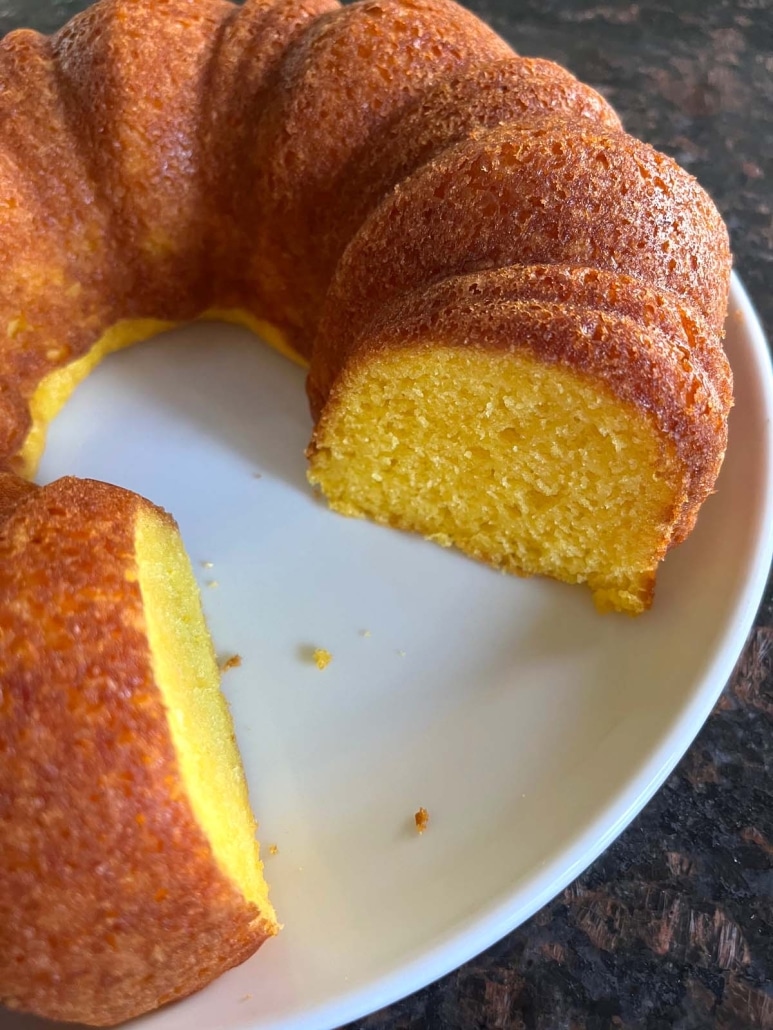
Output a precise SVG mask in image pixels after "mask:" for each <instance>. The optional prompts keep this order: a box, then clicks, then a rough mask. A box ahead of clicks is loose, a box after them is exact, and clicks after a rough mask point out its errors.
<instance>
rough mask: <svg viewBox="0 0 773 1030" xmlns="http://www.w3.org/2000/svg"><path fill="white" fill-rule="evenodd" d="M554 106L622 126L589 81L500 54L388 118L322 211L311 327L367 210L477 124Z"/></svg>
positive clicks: (524, 115) (309, 315)
mask: <svg viewBox="0 0 773 1030" xmlns="http://www.w3.org/2000/svg"><path fill="white" fill-rule="evenodd" d="M546 112H552V113H557V114H564V115H566V116H571V117H574V118H579V119H585V120H588V121H591V122H594V123H596V124H598V125H600V126H602V127H604V128H610V129H619V128H620V120H619V118H618V117H617V115H616V114H615V112H614V111H613V110H612V108H611V107H610V106H609V104H608V103H607V102H606V101H605V100H604V98H603V97H602V96H601V95H600V94H599V93H597V92H596V91H595V90H594V89H591V88H590V86H586V85H584V83H581V82H578V80H577V79H576V78H575V77H574V76H573V75H571V74H570V73H569V72H568V71H566V70H565V69H563V68H561V67H559V65H557V64H554V63H553V62H552V61H543V60H539V59H534V58H527V57H517V56H515V55H514V54H510V55H508V56H507V57H504V58H503V57H502V56H501V55H499V54H498V55H497V56H496V58H495V59H493V60H492V59H491V58H490V57H488V56H484V58H483V59H482V60H470V61H468V62H467V63H466V64H465V66H464V68H463V69H461V70H459V71H454V72H453V73H451V74H449V75H446V76H443V77H441V78H440V79H439V81H437V82H436V83H434V84H433V86H432V87H431V88H429V89H426V90H423V91H422V92H420V93H419V94H418V96H417V97H416V98H415V99H414V101H413V103H412V104H411V105H410V106H409V107H408V109H407V110H406V111H404V112H403V111H400V112H398V114H397V116H395V117H392V118H390V119H389V120H388V121H386V122H385V123H384V124H383V126H381V128H380V129H379V130H378V131H377V132H375V133H374V134H373V135H372V138H371V140H370V142H369V145H368V146H367V147H361V148H359V149H356V150H354V152H353V153H352V155H351V157H350V159H349V160H348V161H347V163H346V174H345V176H342V177H341V178H342V181H341V182H340V184H339V185H338V188H337V189H336V190H335V191H331V193H330V195H329V196H328V197H327V198H326V201H325V203H324V204H322V205H320V206H319V208H318V210H317V212H316V216H315V224H316V229H317V231H316V233H315V236H314V239H315V242H316V245H315V248H314V250H315V257H314V265H313V268H312V272H313V273H314V274H315V275H316V276H317V281H316V282H315V283H314V288H315V290H316V294H315V296H313V298H310V304H309V310H308V311H307V312H305V313H304V314H305V315H306V317H307V318H308V322H307V326H308V329H309V331H312V330H313V328H314V327H315V326H316V322H317V320H318V318H319V313H320V309H321V306H322V302H323V300H324V295H325V293H326V291H327V288H328V286H329V284H330V280H331V278H332V276H333V272H334V271H335V266H336V264H337V263H338V260H339V259H340V257H341V255H342V253H343V251H344V249H345V247H346V245H347V243H348V242H349V241H350V240H351V238H352V237H353V236H354V234H355V233H356V231H357V230H358V229H359V227H360V225H361V224H362V223H363V221H364V220H365V218H366V217H367V215H368V214H369V213H370V212H371V210H372V209H373V208H374V207H375V206H376V205H377V204H378V202H379V201H380V200H382V198H383V197H384V196H385V195H386V194H387V193H388V191H389V190H390V189H392V187H394V186H395V185H396V184H397V183H399V182H402V181H403V180H404V179H407V178H408V176H410V175H411V174H412V173H413V172H414V171H415V170H416V169H417V168H419V167H420V166H421V165H422V164H424V163H426V162H427V161H429V160H431V159H432V158H433V157H435V156H436V155H437V154H439V153H440V152H441V151H443V150H445V149H446V148H447V147H449V146H452V145H453V144H455V143H458V142H460V141H461V140H464V139H467V138H468V137H469V136H470V135H472V134H473V133H474V132H475V131H476V130H479V129H490V128H494V127H495V126H497V125H501V124H502V123H504V122H512V121H523V120H528V119H530V118H531V117H533V116H534V114H535V113H536V114H544V113H546Z"/></svg>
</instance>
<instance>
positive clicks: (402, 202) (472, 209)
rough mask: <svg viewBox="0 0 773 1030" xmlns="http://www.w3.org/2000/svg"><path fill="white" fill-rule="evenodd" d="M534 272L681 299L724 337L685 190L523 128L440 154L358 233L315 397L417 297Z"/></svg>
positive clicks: (563, 124) (697, 190) (692, 186)
mask: <svg viewBox="0 0 773 1030" xmlns="http://www.w3.org/2000/svg"><path fill="white" fill-rule="evenodd" d="M441 211H442V214H441ZM543 263H544V264H553V263H560V264H569V265H574V266H580V267H586V268H599V269H607V270H609V271H612V272H616V273H625V274H628V275H630V276H632V277H633V278H635V279H639V280H641V281H642V282H644V283H646V284H649V285H651V286H653V287H656V288H658V289H661V290H668V291H669V292H671V293H674V294H675V295H676V296H678V297H681V298H683V299H685V300H686V301H688V302H689V304H690V305H691V306H692V307H694V308H695V309H696V310H697V311H698V312H699V313H700V315H701V317H702V318H704V319H705V321H706V322H707V324H708V326H709V328H710V329H711V330H712V331H713V332H716V333H720V332H721V330H722V325H723V322H724V316H725V308H726V297H727V288H728V279H729V272H730V251H729V243H728V237H727V230H726V229H725V226H724V223H723V222H722V219H721V217H720V215H719V213H718V212H717V210H716V208H715V206H714V204H713V203H712V201H711V199H710V198H709V197H708V195H707V194H706V193H705V192H704V191H703V190H702V189H701V187H700V186H699V185H698V183H697V182H696V181H695V179H694V178H693V177H692V176H690V175H688V173H687V172H685V171H684V170H683V169H681V168H680V167H679V166H678V165H677V164H676V163H675V162H673V161H671V160H670V159H669V158H667V157H664V156H663V155H662V154H658V153H657V152H656V151H654V150H653V149H652V148H651V147H649V146H647V145H646V144H644V143H641V142H639V141H638V140H635V139H633V138H632V137H631V136H628V135H626V134H624V133H621V132H605V131H602V130H600V129H598V128H596V127H593V126H591V127H587V128H586V127H584V126H582V125H572V124H569V123H568V122H567V121H565V120H563V119H558V118H546V119H542V120H540V119H535V120H534V123H532V124H529V125H519V124H509V125H504V126H501V127H499V128H496V129H493V130H491V131H489V132H485V133H482V134H481V135H479V136H476V137H475V138H473V139H471V140H469V141H467V142H464V143H460V144H459V145H458V146H456V147H453V148H450V149H449V150H447V151H445V152H443V153H442V154H441V155H440V156H439V157H438V158H436V159H435V160H434V161H431V162H429V163H428V164H426V165H424V166H423V167H422V168H421V169H419V170H418V171H417V172H416V173H415V174H414V175H413V176H412V177H411V178H409V179H408V180H407V181H406V182H404V183H402V184H401V185H400V186H398V187H397V188H396V189H395V191H394V192H393V193H392V194H391V195H390V196H389V197H387V198H386V200H384V201H383V203H382V204H381V205H380V206H379V207H378V208H377V209H376V210H375V211H374V212H373V214H372V215H371V216H370V217H369V218H368V219H367V220H366V222H365V223H364V225H363V226H362V228H361V229H360V231H359V232H358V233H357V235H356V236H355V238H354V239H353V240H352V242H351V244H350V245H349V247H348V248H347V250H346V253H345V254H344V256H343V258H342V259H341V262H340V264H339V266H338V269H337V271H336V275H335V278H334V280H333V283H332V285H331V288H330V292H329V294H328V297H327V300H326V304H325V312H324V314H323V318H322V322H321V327H320V333H319V337H318V340H317V344H316V347H317V351H316V352H315V367H316V369H317V371H318V372H319V377H318V378H317V382H318V383H319V384H321V385H324V383H325V381H326V380H325V375H324V368H325V366H326V365H328V364H331V365H334V364H335V359H334V357H333V355H334V354H335V351H336V348H338V347H342V346H343V347H345V346H346V340H347V337H348V336H350V335H352V334H354V333H357V332H359V331H361V330H362V328H363V327H364V326H365V325H366V324H367V322H368V320H369V319H370V318H371V317H372V316H373V314H374V313H375V312H377V311H378V309H379V307H380V306H381V305H382V304H384V303H385V302H387V301H388V300H390V299H391V298H393V297H395V296H398V295H399V294H400V293H401V292H403V291H405V290H407V289H410V288H411V287H413V286H414V285H415V284H417V283H431V282H432V281H433V280H436V279H438V278H441V277H443V276H447V275H452V274H458V273H463V272H471V271H475V270H480V269H484V268H494V267H501V266H505V265H510V264H543ZM328 385H329V381H328Z"/></svg>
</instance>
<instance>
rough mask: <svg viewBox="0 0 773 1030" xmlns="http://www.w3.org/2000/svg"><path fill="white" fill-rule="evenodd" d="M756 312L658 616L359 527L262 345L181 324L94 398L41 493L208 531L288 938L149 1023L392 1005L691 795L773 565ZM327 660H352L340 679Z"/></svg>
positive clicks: (325, 1022) (660, 595) (87, 392)
mask: <svg viewBox="0 0 773 1030" xmlns="http://www.w3.org/2000/svg"><path fill="white" fill-rule="evenodd" d="M730 312H731V314H730V317H729V322H728V335H727V349H728V353H729V355H730V360H731V363H732V365H733V369H734V372H735V381H736V406H735V408H734V410H733V413H732V416H731V427H730V445H729V449H728V452H727V460H726V462H725V466H724V468H723V471H722V474H721V478H720V481H719V484H718V491H717V493H716V495H715V496H713V497H712V498H711V499H710V500H709V502H708V503H707V504H706V506H705V508H704V510H703V512H702V514H701V517H700V520H699V523H698V527H697V529H696V531H695V532H694V534H693V535H692V536H691V537H690V539H689V541H688V542H687V544H685V545H684V546H683V547H680V548H679V549H678V550H677V551H675V552H674V553H673V554H672V555H671V556H670V557H669V558H668V560H667V562H666V563H665V565H664V566H663V569H662V572H661V574H660V578H659V580H658V591H657V598H656V601H655V606H654V608H653V609H652V611H651V612H650V613H649V614H647V615H645V616H642V617H641V618H638V619H629V618H627V617H624V616H614V615H612V616H606V617H602V616H599V615H597V614H596V612H595V611H594V608H593V605H592V603H591V599H590V594H589V593H588V592H586V591H585V590H583V589H577V588H571V587H567V586H563V585H560V584H557V583H552V582H548V581H541V580H538V579H534V580H518V579H514V578H510V577H506V576H501V575H497V574H496V573H494V572H492V571H491V570H489V569H487V568H484V567H483V566H480V565H476V564H474V563H473V562H471V561H468V560H466V559H465V558H463V557H461V556H460V555H458V554H455V553H454V552H452V551H446V550H442V549H441V548H439V547H435V546H433V545H431V544H429V543H425V542H424V541H423V540H421V539H417V538H413V537H410V536H407V535H403V534H401V533H398V532H394V531H390V530H388V529H383V528H379V527H377V526H373V525H369V524H367V523H365V522H358V521H352V520H348V519H344V518H341V517H339V516H337V515H334V514H332V513H330V512H329V511H328V510H327V509H326V508H325V506H324V504H323V503H322V502H321V501H320V500H318V499H317V498H315V496H314V495H313V493H312V492H311V490H310V489H309V487H308V486H307V484H306V480H305V475H304V473H305V463H304V459H303V450H304V447H305V445H306V443H307V440H308V437H309V430H310V422H309V416H308V412H307V408H306V399H305V395H304V389H303V379H304V376H303V372H302V371H301V370H299V369H298V368H296V367H294V366H293V365H291V364H290V363H288V362H286V361H285V360H283V359H282V358H281V357H279V356H278V355H276V354H275V353H274V352H273V351H271V350H269V349H268V348H267V347H261V346H255V342H254V339H253V338H251V337H250V336H249V335H248V334H247V333H246V332H242V331H241V330H237V329H235V328H232V327H225V326H219V325H199V326H196V327H193V328H188V329H185V330H181V331H177V332H174V333H170V334H169V335H168V336H167V337H166V339H164V340H157V341H155V342H152V343H150V344H146V345H143V346H141V347H138V348H135V349H134V350H133V351H131V352H124V353H122V354H119V355H116V356H114V357H112V358H111V359H110V360H109V361H108V362H107V363H106V364H105V365H103V366H102V367H101V368H100V369H99V370H98V371H97V372H96V373H95V374H94V375H93V376H92V377H91V378H90V379H89V380H88V382H86V383H85V384H84V385H83V386H82V387H81V388H80V389H79V391H78V394H77V397H75V398H74V399H73V400H72V401H71V403H70V405H69V407H68V408H67V409H66V411H65V412H64V414H63V415H62V416H61V417H60V418H59V419H58V421H57V422H56V425H55V426H54V428H53V430H52V433H51V439H50V443H49V447H48V450H47V453H46V457H45V460H44V463H43V466H42V469H41V480H42V481H47V480H49V479H52V478H54V477H56V476H59V475H61V474H63V473H74V474H76V475H79V476H92V477H96V478H99V479H106V480H109V481H112V482H115V483H120V484H121V485H123V486H127V487H130V488H131V489H133V490H137V491H139V492H140V493H142V494H145V495H147V496H148V497H150V498H152V499H153V500H154V501H156V502H158V503H160V504H162V505H164V506H165V507H167V508H168V509H170V510H171V511H172V512H173V513H174V514H175V515H176V517H177V519H178V520H179V523H180V526H181V528H182V533H183V536H184V538H185V542H186V544H187V547H188V551H189V553H190V555H191V558H192V560H193V562H194V565H195V567H196V570H197V573H198V575H199V577H200V581H201V586H202V593H203V597H204V604H205V608H206V612H207V616H208V618H209V622H210V625H211V629H212V631H213V635H214V639H215V642H216V646H217V649H218V651H219V653H220V654H221V655H222V656H223V657H227V656H230V655H231V654H240V655H241V656H242V658H243V664H242V666H241V668H237V669H233V670H231V671H229V672H228V673H227V674H226V675H225V677H224V689H225V691H226V693H227V695H228V698H229V700H230V702H231V705H232V707H233V713H234V717H235V723H236V731H237V736H238V739H239V743H240V745H241V750H242V754H243V756H244V761H245V765H246V770H247V776H248V779H249V784H250V790H251V795H252V799H253V802H254V807H255V809H256V811H257V813H258V816H259V819H260V823H261V832H260V836H261V840H262V842H263V845H264V852H263V854H264V856H265V861H266V872H267V876H268V879H269V881H270V883H271V886H272V896H273V899H274V902H275V905H276V908H277V910H278V913H279V917H280V919H281V920H282V921H283V922H284V924H285V930H284V932H283V933H282V934H281V935H280V937H279V938H277V939H276V940H273V941H270V942H269V943H268V944H266V946H265V947H264V948H263V949H262V951H261V952H260V953H259V954H258V955H257V956H256V957H255V958H254V959H253V960H251V961H249V962H247V963H245V964H244V965H243V966H241V967H240V968H239V969H236V970H233V971H232V972H230V973H228V974H226V975H225V976H223V977H222V978H221V979H220V980H218V981H217V982H216V983H215V984H213V985H212V986H211V987H209V988H208V989H207V990H205V991H203V992H201V993H200V994H197V995H195V996H194V997H193V998H190V999H188V1000H187V1001H185V1002H183V1003H181V1004H178V1005H175V1006H172V1007H170V1008H167V1009H165V1010H163V1011H161V1012H159V1013H157V1014H155V1015H153V1016H151V1017H147V1018H146V1019H144V1020H142V1021H140V1023H139V1024H138V1025H141V1026H142V1027H143V1028H147V1030H190V1028H191V1027H196V1028H197V1030H214V1028H220V1030H247V1028H250V1030H258V1028H259V1030H268V1028H279V1027H281V1028H283V1030H290V1028H296V1027H297V1028H300V1027H303V1028H304V1030H315V1028H327V1027H333V1026H336V1025H339V1024H342V1023H345V1022H346V1021H348V1020H351V1019H354V1018H356V1017H358V1016H361V1015H363V1014H364V1013H365V1012H367V1011H370V1010H373V1009H376V1008H378V1007H379V1006H382V1005H385V1004H387V1003H388V1002H391V1001H393V1000H395V999H396V998H398V997H400V996H401V995H404V994H406V993H408V992H410V991H413V990H415V989H417V988H419V987H421V986H422V985H424V984H426V983H428V982H429V981H431V980H433V979H435V978H436V977H438V976H440V975H441V974H443V973H445V972H447V971H448V970H450V969H452V968H453V967H455V966H457V965H459V964H460V963H462V962H464V961H465V960H466V959H469V958H470V957H471V956H473V955H474V954H476V953H477V952H479V951H481V950H482V949H483V948H485V947H486V946H487V945H490V944H492V943H493V942H494V941H496V940H497V939H498V938H500V937H501V936H502V935H503V934H505V933H507V932H508V931H509V930H511V929H512V928H513V927H515V926H517V925H518V924H519V923H520V922H522V921H523V920H524V919H526V918H527V917H528V916H530V915H531V914H532V913H533V912H535V911H536V910H537V909H538V908H539V907H540V906H542V905H543V904H545V902H547V901H548V900H549V899H550V898H551V897H552V896H553V895H555V894H556V893H557V892H558V891H560V890H561V889H562V888H563V887H564V886H565V885H566V884H567V883H568V882H569V881H570V880H571V879H572V878H573V877H575V876H577V874H578V873H580V872H581V870H582V869H583V868H584V867H585V866H587V865H588V863H589V862H591V861H592V860H593V859H594V858H595V857H596V856H597V855H598V854H599V852H600V851H602V849H603V848H605V847H606V846H607V845H608V844H609V843H610V842H611V841H612V839H613V838H614V837H615V836H616V835H617V834H618V833H619V832H620V831H621V830H622V829H623V827H624V826H625V825H626V824H627V823H628V822H629V820H630V819H631V818H632V817H633V816H634V815H635V814H636V812H637V811H638V810H639V809H640V808H641V807H642V805H643V804H644V803H645V802H646V801H647V799H648V798H649V797H650V796H651V795H652V793H653V792H654V791H655V790H656V789H657V787H658V786H659V785H660V784H661V783H662V781H663V779H664V778H665V777H666V775H667V774H668V773H669V771H670V770H671V769H672V768H673V766H674V764H675V763H676V761H677V760H678V759H679V757H680V756H681V755H682V754H683V753H684V751H685V749H686V748H687V746H688V745H689V743H690V742H691V740H692V739H693V737H694V736H695V734H696V732H697V731H698V729H699V727H700V726H701V724H702V723H703V721H704V719H705V718H706V716H707V715H708V714H709V712H710V711H711V708H712V706H713V705H714V702H715V701H716V699H717V697H718V695H719V693H720V691H721V690H722V687H723V686H724V684H725V682H726V680H727V678H728V676H729V675H730V672H731V670H732V668H733V663H734V661H735V659H736V657H737V656H738V654H739V652H740V650H741V648H742V646H743V643H744V639H745V637H746V635H747V633H748V631H749V629H750V626H751V624H752V619H753V616H754V613H755V610H756V607H757V604H758V602H759V600H760V597H761V594H762V590H763V587H764V583H765V579H766V574H767V571H768V567H769V564H770V558H771V525H772V524H773V518H772V515H773V505H772V494H771V485H772V483H773V477H772V476H771V453H772V452H771V429H770V416H771V412H772V411H773V390H772V387H771V370H770V363H769V358H768V352H767V347H766V344H765V340H764V337H763V335H762V331H761V329H760V326H759V324H758V322H757V319H756V317H755V315H754V312H753V310H752V308H751V306H750V304H749V301H748V299H747V297H746V294H745V293H744V291H743V289H742V287H741V285H740V284H739V282H738V281H737V280H736V281H735V282H734V284H733V293H732V298H731V304H730ZM204 562H206V563H210V562H211V563H212V564H211V567H204V565H203V564H202V563H204ZM316 647H323V648H327V649H328V650H329V651H331V652H332V654H333V661H332V663H331V664H330V666H329V667H328V668H327V669H325V670H324V671H322V672H321V671H320V670H319V669H317V667H316V666H315V665H314V663H313V662H312V661H311V652H312V651H313V649H314V648H316ZM420 806H423V807H424V808H426V809H427V811H428V812H429V817H430V823H429V827H428V829H427V831H426V833H424V835H423V836H419V835H418V834H417V833H416V832H415V829H414V818H413V817H414V812H415V811H416V810H417V809H418V808H419V807H420ZM269 844H276V845H277V847H278V849H279V850H278V853H277V854H276V855H273V856H271V855H269V854H268V847H267V845H269ZM32 1025H33V1023H32V1022H31V1021H28V1020H25V1019H22V1018H20V1017H16V1016H10V1015H6V1016H3V1017H0V1027H2V1030H11V1028H14V1030H19V1028H21V1027H29V1026H32Z"/></svg>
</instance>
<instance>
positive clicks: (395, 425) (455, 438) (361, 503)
mask: <svg viewBox="0 0 773 1030" xmlns="http://www.w3.org/2000/svg"><path fill="white" fill-rule="evenodd" d="M309 478H310V480H311V482H312V483H315V484H318V485H319V486H320V487H321V488H322V490H323V491H324V493H325V495H326V496H327V499H328V501H329V502H330V505H331V507H333V508H334V509H335V510H336V511H339V512H341V513H342V514H345V515H352V516H368V517H370V518H373V519H375V520H377V521H379V522H383V523H386V524H388V525H392V526H397V527H399V528H401V529H408V530H414V531H418V532H419V533H422V534H423V535H424V536H426V537H429V538H430V539H432V540H435V541H436V542H438V543H440V544H443V545H446V546H449V545H450V544H451V543H453V544H455V545H456V546H457V547H459V548H461V549H462V550H463V551H465V552H467V553H468V554H470V555H473V556H474V557H476V558H479V559H482V560H484V561H487V562H489V563H490V564H492V565H494V566H496V567H498V568H501V569H506V570H508V571H510V572H516V573H522V574H531V573H545V574H548V575H551V576H554V577H556V578H558V579H561V580H565V581H567V582H570V583H576V582H587V583H588V584H589V585H590V587H591V589H592V590H593V593H594V599H595V601H596V604H597V606H598V607H599V608H600V609H602V610H608V609H611V608H615V609H622V610H625V611H629V612H632V613H635V612H640V611H642V610H643V608H644V607H645V606H646V603H647V601H648V598H649V595H650V593H651V589H652V583H653V581H654V574H655V566H656V564H657V561H658V560H659V559H660V558H661V557H662V556H663V554H664V553H665V549H666V546H667V543H668V541H667V538H666V533H667V530H666V527H667V526H668V525H669V524H670V521H671V517H672V514H673V511H674V510H675V505H678V504H680V503H681V501H682V498H681V497H677V496H675V491H674V487H673V486H672V485H671V484H673V483H680V482H681V481H682V478H683V477H682V473H681V472H680V470H679V468H678V466H677V461H676V457H675V455H674V453H673V451H672V450H668V449H667V448H666V445H665V444H664V442H663V438H662V436H659V434H658V433H657V432H656V429H655V427H654V425H653V423H652V422H651V421H650V419H649V417H648V416H646V415H645V414H643V413H642V412H640V411H638V410H637V409H635V408H634V407H633V406H628V405H624V404H623V403H621V402H620V401H619V400H617V399H615V398H613V397H612V395H611V394H608V393H606V392H605V391H604V390H603V389H601V388H600V386H599V384H598V383H595V384H593V383H591V382H590V381H588V380H586V379H584V378H583V377H582V376H580V375H578V374H577V373H575V372H572V371H570V370H568V369H566V368H563V367H561V366H557V365H552V366H546V365H545V364H543V363H541V362H539V361H537V360H536V359H535V358H534V357H532V356H531V355H529V354H528V353H527V352H526V351H515V352H514V353H513V352H511V353H508V354H504V353H496V352H484V351H480V350H474V349H471V348H464V349H462V348H459V347H456V348H454V347H450V348H449V347H447V346H442V347H441V346H438V347H427V346H423V347H420V348H413V349H400V350H392V351H389V352H386V353H381V354H379V355H378V356H375V355H372V356H370V357H369V359H368V360H367V361H363V362H361V363H360V365H359V366H358V367H357V368H355V369H354V370H353V371H351V372H350V373H349V374H348V375H347V377H346V389H345V391H341V393H340V394H338V395H336V396H335V397H334V398H331V402H330V403H329V405H328V410H327V413H326V415H325V417H324V418H323V420H322V422H321V424H320V426H319V427H318V431H317V436H316V440H315V445H314V447H313V448H312V453H311V464H310V470H309ZM589 569H590V570H591V571H590V572H588V570H589Z"/></svg>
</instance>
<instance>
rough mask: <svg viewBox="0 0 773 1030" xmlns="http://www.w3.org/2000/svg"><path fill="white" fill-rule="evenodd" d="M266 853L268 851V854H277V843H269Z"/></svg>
mask: <svg viewBox="0 0 773 1030" xmlns="http://www.w3.org/2000/svg"><path fill="white" fill-rule="evenodd" d="M268 853H269V855H278V854H279V845H278V844H269V846H268Z"/></svg>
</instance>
